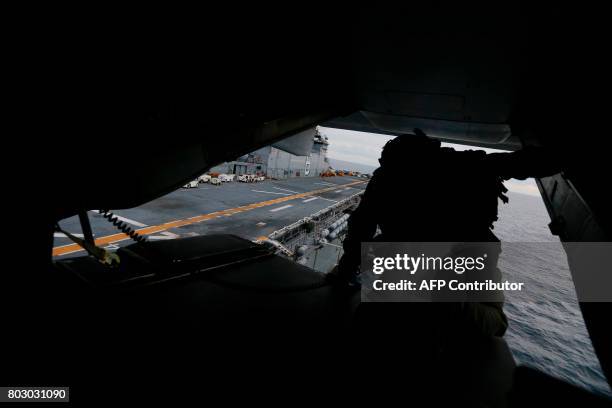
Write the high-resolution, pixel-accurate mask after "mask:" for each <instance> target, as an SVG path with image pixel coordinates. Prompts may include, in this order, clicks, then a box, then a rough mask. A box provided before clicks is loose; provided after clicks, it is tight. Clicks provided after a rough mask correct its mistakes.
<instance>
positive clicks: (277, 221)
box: [53, 176, 367, 258]
mask: <svg viewBox="0 0 612 408" xmlns="http://www.w3.org/2000/svg"><path fill="white" fill-rule="evenodd" d="M366 185H367V180H364V179H362V178H357V177H349V176H344V177H295V178H288V179H282V180H265V181H261V182H255V183H243V182H238V181H232V182H225V183H223V184H222V185H220V186H215V185H211V184H208V183H201V184H199V185H198V186H197V187H194V188H181V189H178V190H176V191H174V192H172V193H170V194H168V195H165V196H163V197H160V198H158V199H156V200H153V201H151V202H148V203H146V204H144V205H142V206H139V207H136V208H129V209H123V210H112V211H113V213H114V214H115V216H117V217H119V219H120V220H121V221H123V222H124V223H126V224H128V225H129V226H130V227H131V228H132V229H134V230H135V231H136V232H138V234H140V235H142V236H145V237H146V239H148V240H150V241H154V240H167V239H174V238H179V237H190V236H198V235H205V234H215V233H228V234H235V235H239V236H241V237H244V238H246V239H250V240H257V239H260V238H263V237H266V236H267V235H269V234H270V233H272V232H274V231H276V230H278V229H280V228H282V227H284V226H287V225H289V224H291V223H293V222H295V221H297V220H299V219H301V218H303V217H307V216H309V215H311V214H313V213H316V212H317V211H320V210H322V209H324V208H327V207H329V206H330V205H333V204H335V203H338V202H339V201H341V200H343V199H345V198H347V197H350V196H352V195H355V194H357V193H359V192H360V191H363V190H364V189H365V187H366ZM89 219H90V222H91V227H92V230H93V234H94V238H95V240H96V244H97V245H98V246H102V247H105V248H107V249H110V250H113V249H117V248H119V247H121V246H124V245H128V244H130V243H132V242H133V241H132V240H131V239H130V238H129V237H128V236H127V235H125V234H124V233H122V232H121V231H119V230H118V229H117V228H116V227H115V226H113V225H112V224H111V223H109V222H108V221H107V220H106V219H104V218H103V217H102V215H100V214H99V213H98V211H96V210H92V211H89ZM59 224H60V226H61V227H62V229H63V230H64V231H66V232H68V233H70V234H73V235H75V236H77V237H82V231H81V227H80V223H79V218H78V217H76V216H75V217H71V218H67V219H65V220H62V221H60V223H59ZM83 254H85V251H84V250H83V249H82V248H81V247H80V246H79V245H77V244H75V243H73V242H72V241H71V240H70V239H69V238H68V237H66V236H65V235H64V234H62V233H55V235H54V247H53V256H54V257H56V258H66V257H69V256H75V255H83Z"/></svg>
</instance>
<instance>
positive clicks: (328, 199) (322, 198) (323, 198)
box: [317, 196, 338, 203]
mask: <svg viewBox="0 0 612 408" xmlns="http://www.w3.org/2000/svg"><path fill="white" fill-rule="evenodd" d="M317 198H320V199H321V200H327V201H333V202H334V203H337V202H338V200H332V199H331V198H325V197H321V196H317Z"/></svg>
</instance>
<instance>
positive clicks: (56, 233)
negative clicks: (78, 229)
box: [53, 232, 84, 238]
mask: <svg viewBox="0 0 612 408" xmlns="http://www.w3.org/2000/svg"><path fill="white" fill-rule="evenodd" d="M72 235H74V236H75V237H79V238H83V237H84V236H83V234H72ZM53 238H68V237H67V236H66V234H64V233H62V232H54V233H53Z"/></svg>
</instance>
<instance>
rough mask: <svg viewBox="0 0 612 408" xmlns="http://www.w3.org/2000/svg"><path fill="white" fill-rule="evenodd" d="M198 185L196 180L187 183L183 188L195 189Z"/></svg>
mask: <svg viewBox="0 0 612 408" xmlns="http://www.w3.org/2000/svg"><path fill="white" fill-rule="evenodd" d="M198 184H199V181H198V180H197V179H196V180H191V181H190V182H189V183H187V184H185V185H184V186H183V188H196V187H197V186H198Z"/></svg>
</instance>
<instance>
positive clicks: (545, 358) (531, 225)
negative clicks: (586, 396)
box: [494, 193, 612, 397]
mask: <svg viewBox="0 0 612 408" xmlns="http://www.w3.org/2000/svg"><path fill="white" fill-rule="evenodd" d="M509 198H510V202H509V203H508V204H505V205H503V204H501V203H500V210H499V220H498V221H497V223H496V224H495V229H494V232H495V234H496V235H497V236H498V238H499V239H500V240H501V241H502V250H503V251H504V255H505V256H502V258H500V263H499V267H500V269H501V270H502V273H503V274H504V278H505V279H507V280H510V281H517V282H525V286H529V288H530V291H531V293H530V294H525V293H521V292H515V293H508V294H507V295H506V305H505V311H506V314H507V316H508V320H509V321H510V326H509V329H508V332H507V333H506V341H507V342H508V345H509V347H510V349H511V350H512V354H513V355H514V357H515V359H516V360H517V362H518V363H520V364H523V365H528V366H531V367H535V368H537V369H539V370H541V371H544V372H546V373H547V374H549V375H552V376H554V377H558V378H561V379H563V380H565V381H568V382H570V383H573V384H576V385H578V386H580V387H583V388H586V389H588V390H590V391H592V392H595V393H598V394H603V395H607V396H611V397H612V392H611V391H610V388H609V386H608V384H607V381H606V379H605V377H604V375H603V373H602V371H601V367H600V365H599V361H598V360H597V357H596V355H595V352H594V350H593V346H592V344H591V340H590V339H589V336H588V333H587V329H586V327H585V324H584V320H583V318H582V314H581V313H580V308H579V306H578V302H577V300H576V293H575V291H574V285H573V283H572V278H571V274H570V271H569V267H568V264H567V257H566V255H565V252H564V251H563V247H562V246H561V244H560V243H559V239H558V238H557V237H555V236H553V235H552V234H551V233H550V230H549V229H548V226H547V224H548V222H549V221H550V218H549V216H548V213H547V211H546V208H545V207H544V203H543V202H542V199H541V198H540V197H535V196H529V195H524V194H517V193H510V194H509ZM537 243H539V244H537ZM522 246H523V247H524V251H521V247H522ZM534 294H536V296H534Z"/></svg>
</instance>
